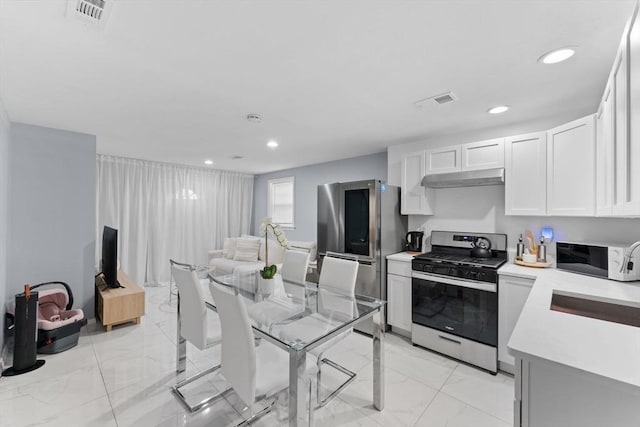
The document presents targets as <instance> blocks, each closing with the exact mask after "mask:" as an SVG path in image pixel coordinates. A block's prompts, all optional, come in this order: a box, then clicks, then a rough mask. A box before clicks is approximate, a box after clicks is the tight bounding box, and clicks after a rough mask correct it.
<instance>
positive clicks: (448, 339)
mask: <svg viewBox="0 0 640 427" xmlns="http://www.w3.org/2000/svg"><path fill="white" fill-rule="evenodd" d="M438 338H440V339H443V340H445V341H449V342H452V343H455V344H460V345H462V341H458V340H454V339H453V338H449V337H445V336H443V335H440V334H438Z"/></svg>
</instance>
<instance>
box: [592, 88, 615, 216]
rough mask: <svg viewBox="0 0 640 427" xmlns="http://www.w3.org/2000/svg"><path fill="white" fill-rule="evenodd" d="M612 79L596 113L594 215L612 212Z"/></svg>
mask: <svg viewBox="0 0 640 427" xmlns="http://www.w3.org/2000/svg"><path fill="white" fill-rule="evenodd" d="M612 87H613V79H611V80H609V84H608V85H607V88H606V90H605V92H604V96H603V97H602V102H601V103H600V108H599V109H598V113H597V114H596V215H598V216H611V215H612V214H613V181H614V179H613V165H614V161H613V155H614V151H613V144H614V115H613V113H614V112H613V98H614V94H613V90H612Z"/></svg>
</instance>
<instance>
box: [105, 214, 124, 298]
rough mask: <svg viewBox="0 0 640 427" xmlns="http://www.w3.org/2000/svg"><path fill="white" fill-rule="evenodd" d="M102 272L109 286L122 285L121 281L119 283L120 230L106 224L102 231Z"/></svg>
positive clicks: (116, 286) (117, 286)
mask: <svg viewBox="0 0 640 427" xmlns="http://www.w3.org/2000/svg"><path fill="white" fill-rule="evenodd" d="M102 274H103V275H104V281H105V282H106V284H107V285H108V286H109V287H111V288H119V287H120V283H118V230H116V229H115V228H111V227H108V226H106V225H105V226H104V230H103V231H102Z"/></svg>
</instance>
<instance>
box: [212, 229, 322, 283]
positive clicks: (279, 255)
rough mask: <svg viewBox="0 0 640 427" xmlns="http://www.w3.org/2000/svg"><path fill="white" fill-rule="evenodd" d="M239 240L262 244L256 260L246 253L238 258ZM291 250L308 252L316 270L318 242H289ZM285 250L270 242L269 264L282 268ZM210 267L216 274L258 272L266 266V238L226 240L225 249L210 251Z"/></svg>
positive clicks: (244, 236) (243, 236) (242, 237)
mask: <svg viewBox="0 0 640 427" xmlns="http://www.w3.org/2000/svg"><path fill="white" fill-rule="evenodd" d="M238 239H250V240H253V241H256V240H258V241H259V242H260V246H259V249H258V251H257V253H256V254H255V255H256V256H255V258H251V259H249V258H250V257H249V256H248V254H247V253H246V252H245V253H243V254H241V256H238V254H236V251H235V247H236V246H237V244H238ZM289 249H290V250H300V251H306V252H309V254H310V257H309V259H310V268H315V265H316V257H317V254H318V245H317V243H316V242H301V241H289ZM284 252H285V249H284V248H282V247H281V246H280V245H278V244H277V243H276V242H274V241H272V240H269V264H270V265H271V264H275V265H277V266H278V269H280V268H281V267H282V260H283V259H284ZM209 265H211V266H214V267H215V268H216V273H215V274H232V273H236V272H238V273H239V272H251V271H257V270H260V269H262V268H264V266H265V241H264V237H261V238H260V237H257V236H250V235H242V236H241V237H233V238H225V242H224V248H223V249H215V250H211V251H209Z"/></svg>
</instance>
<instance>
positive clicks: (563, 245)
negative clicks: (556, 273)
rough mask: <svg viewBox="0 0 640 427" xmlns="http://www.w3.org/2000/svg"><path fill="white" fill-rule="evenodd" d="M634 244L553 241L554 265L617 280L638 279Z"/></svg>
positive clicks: (639, 253)
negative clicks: (554, 249)
mask: <svg viewBox="0 0 640 427" xmlns="http://www.w3.org/2000/svg"><path fill="white" fill-rule="evenodd" d="M638 247H640V243H636V244H633V245H611V244H606V243H597V244H596V243H591V244H589V243H578V242H556V253H557V268H558V269H560V270H566V271H570V272H572V273H579V274H586V275H589V276H596V277H602V278H605V279H611V280H618V281H621V282H630V281H635V280H640V251H636V248H638ZM634 266H635V268H634Z"/></svg>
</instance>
